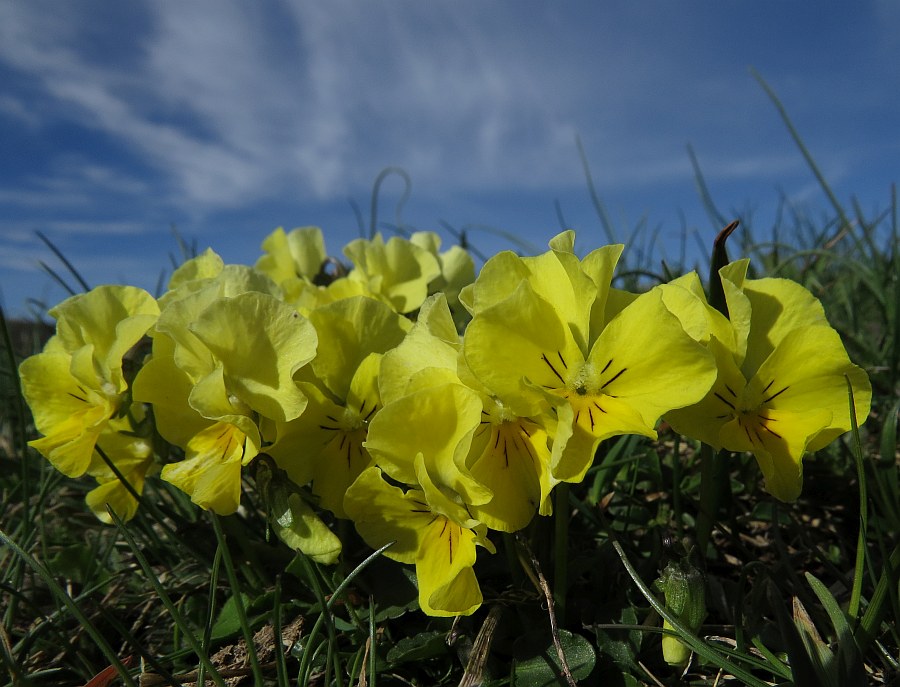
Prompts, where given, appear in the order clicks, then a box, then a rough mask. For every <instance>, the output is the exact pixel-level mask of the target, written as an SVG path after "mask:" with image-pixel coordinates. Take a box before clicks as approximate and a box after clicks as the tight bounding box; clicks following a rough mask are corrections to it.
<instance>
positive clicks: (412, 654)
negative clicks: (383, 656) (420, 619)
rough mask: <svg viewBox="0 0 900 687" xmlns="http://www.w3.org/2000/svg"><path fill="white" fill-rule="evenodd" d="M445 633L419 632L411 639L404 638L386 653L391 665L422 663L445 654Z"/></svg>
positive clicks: (433, 631)
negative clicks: (412, 662)
mask: <svg viewBox="0 0 900 687" xmlns="http://www.w3.org/2000/svg"><path fill="white" fill-rule="evenodd" d="M446 636H447V633H446V632H438V631H436V630H431V631H428V632H420V633H419V634H417V635H413V636H412V637H404V638H403V639H401V640H400V641H399V642H397V643H396V644H395V645H394V646H392V647H391V649H390V650H389V651H388V653H387V660H388V662H389V663H390V664H391V665H394V666H396V665H400V664H401V663H409V662H410V661H423V660H425V659H428V658H434V657H435V656H440V655H442V654H445V653H447V643H446V641H445V638H446Z"/></svg>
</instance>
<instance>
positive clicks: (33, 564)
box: [0, 530, 224, 687]
mask: <svg viewBox="0 0 900 687" xmlns="http://www.w3.org/2000/svg"><path fill="white" fill-rule="evenodd" d="M0 542H3V544H5V545H6V546H8V547H9V549H10V550H11V551H12V552H13V553H14V554H15V555H16V556H18V557H19V558H21V559H22V560H23V561H25V563H26V564H27V565H28V566H29V567H30V568H31V569H32V570H34V571H35V572H36V573H37V574H38V576H39V577H40V578H41V579H42V580H43V582H44V584H46V585H47V587H48V588H49V589H50V592H51V594H52V595H53V596H54V598H55V599H56V600H57V601H58V602H59V603H61V604H62V605H63V606H65V607H66V609H67V610H68V611H69V612H70V613H71V614H72V616H73V617H74V618H75V619H76V620H77V621H78V624H79V625H80V626H81V627H82V628H83V629H84V631H85V632H87V634H88V636H89V637H90V638H91V640H92V641H93V642H94V644H96V645H97V647H98V648H99V649H100V651H101V652H102V653H103V656H104V657H105V658H106V660H107V661H109V665H111V666H115V668H116V670H117V671H119V675H120V676H121V677H122V681H123V682H124V683H125V684H126V685H127V686H128V687H137V685H136V683H135V682H134V680H132V678H131V674H130V673H129V671H128V668H126V667H125V664H124V663H122V661H121V660H120V659H119V656H118V654H116V652H115V651H114V650H113V648H112V647H111V646H110V645H109V642H107V641H106V638H105V637H104V636H103V635H102V634H101V633H100V631H99V630H98V629H97V628H96V626H95V625H94V623H92V622H91V620H90V618H88V617H87V616H86V615H85V614H84V613H83V612H82V610H81V608H80V607H79V606H78V604H77V603H75V601H74V599H72V597H71V596H69V595H68V594H67V593H66V591H65V590H64V589H63V588H62V587H61V586H60V585H59V583H58V582H57V581H56V580H55V579H54V577H53V575H51V574H50V571H49V570H47V569H46V568H45V567H44V566H43V565H41V564H40V563H38V561H37V560H35V559H34V557H32V556H31V555H29V554H28V552H26V551H24V550H23V549H21V548H20V547H19V545H18V544H16V542H14V541H13V540H12V539H10V538H9V536H8V535H7V534H6V533H5V532H4V531H3V530H0ZM222 687H224V685H223V686H222Z"/></svg>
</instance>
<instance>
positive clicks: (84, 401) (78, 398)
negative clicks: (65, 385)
mask: <svg viewBox="0 0 900 687" xmlns="http://www.w3.org/2000/svg"><path fill="white" fill-rule="evenodd" d="M68 394H69V396H71V397H72V398H74V399H75V400H76V401H81V402H82V403H87V399H86V398H82V397H81V396H76V395H75V394H73V393H72V392H71V391H69V392H68Z"/></svg>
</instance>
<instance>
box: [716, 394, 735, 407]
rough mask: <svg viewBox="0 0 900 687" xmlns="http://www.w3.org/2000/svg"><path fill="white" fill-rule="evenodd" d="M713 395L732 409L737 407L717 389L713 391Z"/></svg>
mask: <svg viewBox="0 0 900 687" xmlns="http://www.w3.org/2000/svg"><path fill="white" fill-rule="evenodd" d="M713 396H715V397H716V398H718V399H719V400H720V401H722V403H724V404H725V405H727V406H728V407H729V408H731V409H732V410H737V408H735V407H734V404H733V403H732V402H731V401H729V400H728V399H727V398H725V397H724V396H723V395H722V394H720V393H719V392H718V391H714V392H713Z"/></svg>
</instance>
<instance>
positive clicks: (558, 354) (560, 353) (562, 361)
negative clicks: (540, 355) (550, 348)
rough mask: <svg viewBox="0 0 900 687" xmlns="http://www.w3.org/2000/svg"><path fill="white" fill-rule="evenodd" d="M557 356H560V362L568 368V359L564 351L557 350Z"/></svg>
mask: <svg viewBox="0 0 900 687" xmlns="http://www.w3.org/2000/svg"><path fill="white" fill-rule="evenodd" d="M556 356H557V357H558V358H559V362H561V363H562V366H563V367H564V368H565V369H568V368H569V366H568V365H566V359H565V358H563V355H562V352H560V351H557V352H556Z"/></svg>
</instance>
